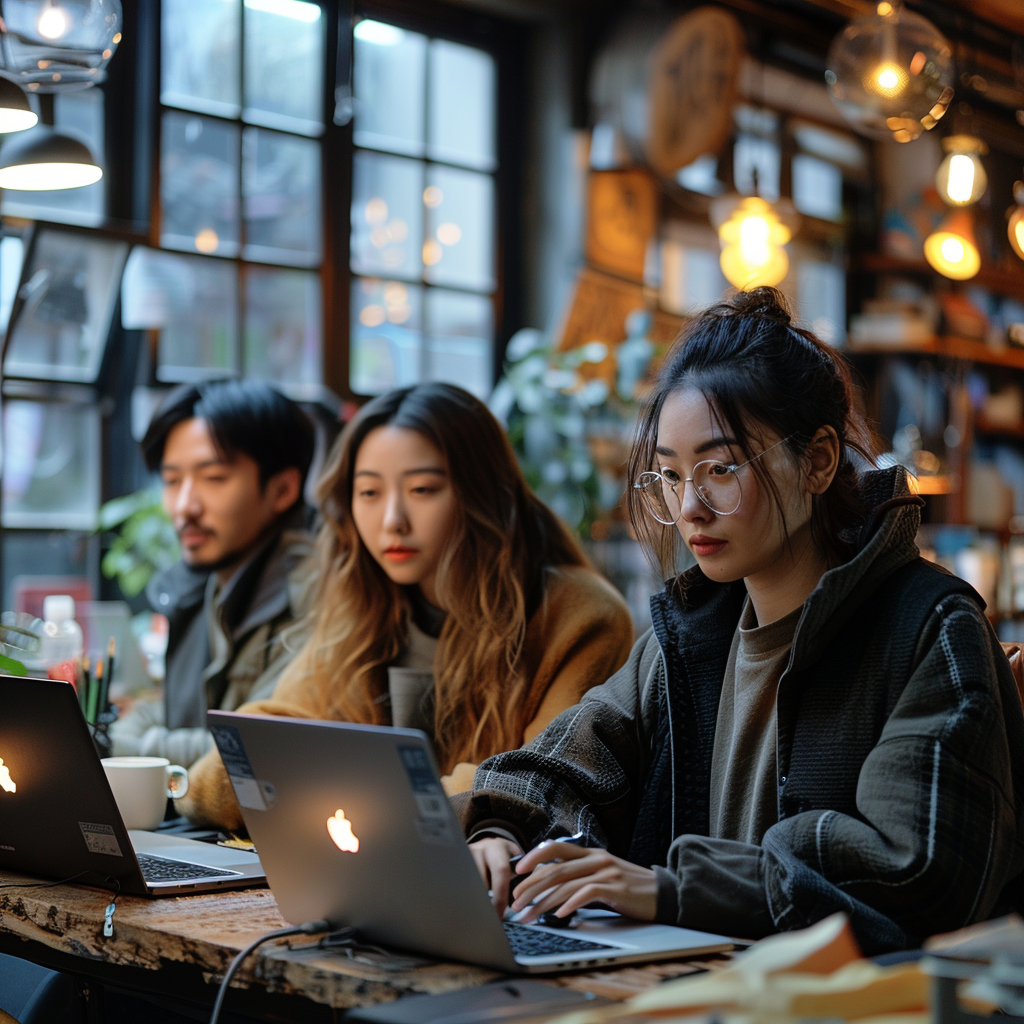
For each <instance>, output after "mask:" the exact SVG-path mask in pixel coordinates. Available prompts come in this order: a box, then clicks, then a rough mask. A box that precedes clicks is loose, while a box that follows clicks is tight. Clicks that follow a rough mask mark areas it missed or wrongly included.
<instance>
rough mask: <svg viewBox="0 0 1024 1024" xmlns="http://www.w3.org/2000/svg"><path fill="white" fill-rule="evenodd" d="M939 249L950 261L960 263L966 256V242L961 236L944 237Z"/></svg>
mask: <svg viewBox="0 0 1024 1024" xmlns="http://www.w3.org/2000/svg"><path fill="white" fill-rule="evenodd" d="M939 251H940V252H941V253H942V258H943V259H945V260H948V261H949V262H950V263H959V262H960V261H961V260H962V259H963V258H964V252H965V250H964V243H963V242H961V241H960V239H959V238H944V239H943V240H942V244H941V245H940V246H939Z"/></svg>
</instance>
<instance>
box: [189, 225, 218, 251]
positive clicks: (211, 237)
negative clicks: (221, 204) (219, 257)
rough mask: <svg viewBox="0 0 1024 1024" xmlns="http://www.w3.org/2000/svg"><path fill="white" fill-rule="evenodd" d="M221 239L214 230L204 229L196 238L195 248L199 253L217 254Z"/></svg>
mask: <svg viewBox="0 0 1024 1024" xmlns="http://www.w3.org/2000/svg"><path fill="white" fill-rule="evenodd" d="M218 245H220V238H219V236H218V235H217V232H216V231H214V230H213V228H203V229H202V231H199V232H198V233H197V234H196V237H195V246H196V249H198V250H199V252H216V251H217V246H218Z"/></svg>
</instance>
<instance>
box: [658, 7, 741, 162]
mask: <svg viewBox="0 0 1024 1024" xmlns="http://www.w3.org/2000/svg"><path fill="white" fill-rule="evenodd" d="M744 50H745V39H744V35H743V29H742V28H741V27H740V24H739V22H738V21H737V20H736V18H735V17H733V15H732V14H730V13H729V12H728V11H725V10H722V9H721V8H719V7H698V8H697V9H696V10H695V11H691V12H690V13H689V14H686V15H684V16H683V17H681V18H679V19H677V20H676V21H675V22H673V23H672V25H671V26H670V27H669V28H668V30H667V31H666V32H665V33H664V35H663V36H662V37H661V38H660V39H659V40H658V42H657V44H656V45H655V47H654V50H653V52H652V53H651V57H650V64H649V68H648V122H647V140H646V145H645V150H646V154H647V159H648V160H649V161H650V164H651V166H652V167H653V168H654V169H655V170H656V171H657V172H658V173H659V174H665V175H670V174H674V173H675V172H676V171H678V170H679V169H680V168H682V167H686V166H687V165H688V164H691V163H693V161H694V160H696V159H697V157H699V156H702V155H703V154H705V153H717V152H718V151H719V150H720V149H721V148H722V146H723V145H724V144H725V141H726V139H727V138H728V136H729V133H730V132H731V131H732V110H733V106H734V105H735V103H736V97H737V79H738V76H739V69H740V65H741V62H742V60H743V54H744Z"/></svg>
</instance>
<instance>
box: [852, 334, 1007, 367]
mask: <svg viewBox="0 0 1024 1024" xmlns="http://www.w3.org/2000/svg"><path fill="white" fill-rule="evenodd" d="M845 351H847V352H849V353H850V354H851V355H870V356H928V355H931V356H944V357H945V358H947V359H963V360H965V361H967V362H971V363H985V364H987V365H988V366H1004V367H1007V368H1009V369H1011V370H1024V349H1020V348H1009V347H1007V348H992V346H991V345H986V344H985V343H984V342H983V341H972V340H971V339H970V338H955V337H951V336H944V337H935V338H932V339H931V341H929V342H927V343H926V344H924V345H889V344H870V343H869V344H857V345H855V344H852V343H851V344H850V345H849V347H848V348H847V349H846V350H845Z"/></svg>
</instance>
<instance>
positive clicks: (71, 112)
mask: <svg viewBox="0 0 1024 1024" xmlns="http://www.w3.org/2000/svg"><path fill="white" fill-rule="evenodd" d="M53 120H54V126H55V127H56V128H58V129H59V130H60V131H63V132H67V133H68V134H69V135H73V136H75V137H76V138H78V139H81V140H82V141H83V142H85V143H86V144H87V145H88V146H89V149H90V150H91V151H92V154H93V156H95V157H96V159H97V160H98V161H99V164H100V166H101V167H103V166H104V165H105V160H104V152H103V125H104V111H103V93H102V91H101V90H99V89H89V90H88V91H86V92H73V93H64V94H61V95H57V96H54V115H53ZM0 210H2V212H3V213H4V214H5V215H6V216H13V217H30V218H32V219H36V220H54V221H59V222H62V223H65V224H82V225H84V226H86V227H95V226H97V225H98V224H102V223H103V217H104V215H105V213H106V183H105V182H104V181H103V180H102V179H100V180H99V181H97V182H96V183H95V184H94V185H86V186H85V187H83V188H62V189H55V190H54V191H52V192H15V191H10V190H9V191H5V192H4V193H3V204H2V206H0Z"/></svg>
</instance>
